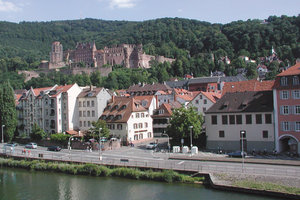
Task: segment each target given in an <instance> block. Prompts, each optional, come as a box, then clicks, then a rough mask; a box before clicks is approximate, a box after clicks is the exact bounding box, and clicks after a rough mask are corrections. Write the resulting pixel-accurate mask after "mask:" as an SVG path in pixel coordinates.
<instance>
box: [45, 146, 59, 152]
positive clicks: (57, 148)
mask: <svg viewBox="0 0 300 200" xmlns="http://www.w3.org/2000/svg"><path fill="white" fill-rule="evenodd" d="M47 150H48V151H60V150H61V148H60V147H59V146H50V147H48V148H47Z"/></svg>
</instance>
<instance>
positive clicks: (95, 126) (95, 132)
mask: <svg viewBox="0 0 300 200" xmlns="http://www.w3.org/2000/svg"><path fill="white" fill-rule="evenodd" d="M100 128H101V133H100V137H108V136H109V134H110V132H109V129H108V128H107V125H106V122H105V121H104V120H98V121H96V122H92V128H90V129H89V132H90V135H91V136H92V137H93V138H96V139H97V138H98V139H99V130H100Z"/></svg>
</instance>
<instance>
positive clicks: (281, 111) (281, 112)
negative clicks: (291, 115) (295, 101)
mask: <svg viewBox="0 0 300 200" xmlns="http://www.w3.org/2000/svg"><path fill="white" fill-rule="evenodd" d="M280 114H281V115H282V114H283V106H280Z"/></svg>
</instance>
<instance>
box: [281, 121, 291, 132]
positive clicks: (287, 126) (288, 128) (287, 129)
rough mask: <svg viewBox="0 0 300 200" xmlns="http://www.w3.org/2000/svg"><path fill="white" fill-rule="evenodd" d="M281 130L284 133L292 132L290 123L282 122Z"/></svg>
mask: <svg viewBox="0 0 300 200" xmlns="http://www.w3.org/2000/svg"><path fill="white" fill-rule="evenodd" d="M281 129H282V130H283V131H289V130H290V123H289V122H282V124H281Z"/></svg>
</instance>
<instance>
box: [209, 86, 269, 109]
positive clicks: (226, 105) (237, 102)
mask: <svg viewBox="0 0 300 200" xmlns="http://www.w3.org/2000/svg"><path fill="white" fill-rule="evenodd" d="M272 111H273V92H272V91H250V92H234V93H226V94H225V95H224V96H223V97H222V98H221V99H220V100H219V101H217V103H215V104H214V105H213V106H212V107H211V108H210V109H208V110H207V112H206V113H237V112H272Z"/></svg>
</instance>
